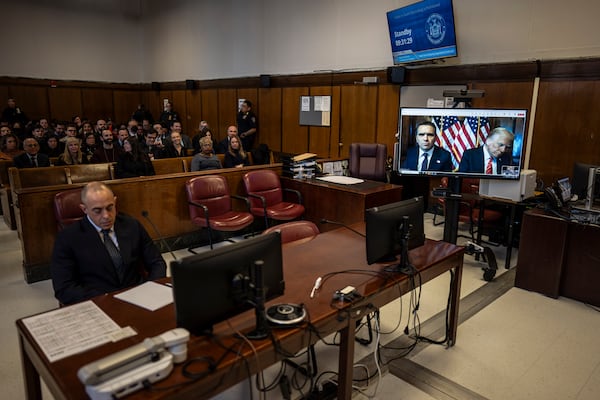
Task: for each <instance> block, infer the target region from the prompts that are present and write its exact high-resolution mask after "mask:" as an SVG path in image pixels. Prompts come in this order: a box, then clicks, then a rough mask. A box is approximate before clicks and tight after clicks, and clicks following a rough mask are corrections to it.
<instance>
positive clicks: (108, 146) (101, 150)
mask: <svg viewBox="0 0 600 400" xmlns="http://www.w3.org/2000/svg"><path fill="white" fill-rule="evenodd" d="M100 140H101V141H102V146H100V147H98V148H97V149H96V151H94V155H93V156H92V158H91V159H90V162H92V163H95V164H97V163H108V162H116V161H117V160H118V159H119V155H120V154H121V151H122V150H121V149H120V148H118V147H116V146H115V145H114V144H113V134H112V132H111V131H109V130H108V129H105V130H103V131H102V136H100Z"/></svg>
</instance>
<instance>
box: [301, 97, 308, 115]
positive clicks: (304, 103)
mask: <svg viewBox="0 0 600 400" xmlns="http://www.w3.org/2000/svg"><path fill="white" fill-rule="evenodd" d="M301 99H302V111H305V112H308V111H310V96H302V97H301Z"/></svg>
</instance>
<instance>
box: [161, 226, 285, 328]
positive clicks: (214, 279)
mask: <svg viewBox="0 0 600 400" xmlns="http://www.w3.org/2000/svg"><path fill="white" fill-rule="evenodd" d="M259 260H262V261H263V262H264V265H263V268H262V271H263V273H262V275H263V284H264V287H265V292H266V298H267V299H272V298H275V297H277V296H280V295H282V294H283V292H284V287H285V284H284V280H283V266H282V257H281V234H280V233H279V232H272V233H269V234H267V235H260V236H257V237H254V238H250V239H246V240H244V241H241V242H238V243H234V244H231V245H228V246H224V247H220V248H218V249H215V250H211V251H207V252H205V253H201V254H197V255H194V256H190V257H186V258H183V259H181V260H176V261H172V262H171V275H172V281H173V298H174V302H175V315H176V318H177V326H178V327H182V328H185V329H187V330H188V331H190V332H191V333H192V334H195V335H201V334H210V333H211V331H212V326H213V325H214V324H216V323H218V322H221V321H224V320H226V319H227V318H230V317H232V316H234V315H236V314H239V313H240V312H242V311H245V310H248V309H250V308H252V305H251V304H250V303H249V300H252V299H254V294H253V293H252V292H253V290H252V288H253V286H254V281H255V279H254V276H253V274H252V273H251V271H252V267H253V265H254V263H255V262H256V261H259Z"/></svg>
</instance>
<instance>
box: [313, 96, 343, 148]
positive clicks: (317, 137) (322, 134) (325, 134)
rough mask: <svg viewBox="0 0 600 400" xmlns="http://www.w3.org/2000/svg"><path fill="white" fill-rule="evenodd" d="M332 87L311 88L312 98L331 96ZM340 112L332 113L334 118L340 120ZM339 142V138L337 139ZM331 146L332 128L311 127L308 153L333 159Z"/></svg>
mask: <svg viewBox="0 0 600 400" xmlns="http://www.w3.org/2000/svg"><path fill="white" fill-rule="evenodd" d="M331 93H332V91H331V86H317V87H312V88H310V95H311V96H331V95H332V94H331ZM332 100H333V97H332ZM339 115H340V114H339V112H338V113H336V114H334V113H330V120H331V119H332V118H339ZM336 140H337V138H336ZM330 145H331V126H310V127H309V128H308V151H309V152H311V153H315V154H318V155H319V156H320V157H326V158H328V157H331V155H330V154H329V148H330Z"/></svg>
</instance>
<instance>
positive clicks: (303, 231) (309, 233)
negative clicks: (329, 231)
mask: <svg viewBox="0 0 600 400" xmlns="http://www.w3.org/2000/svg"><path fill="white" fill-rule="evenodd" d="M275 231H279V232H281V243H282V244H283V243H290V242H296V241H298V242H299V241H302V242H308V241H309V240H312V239H313V238H314V237H315V236H317V235H318V234H319V233H320V232H319V228H318V227H317V226H316V225H315V224H314V223H312V222H310V221H291V222H286V223H283V224H279V225H275V226H272V227H270V228H268V229H266V230H265V231H264V232H263V235H266V234H268V233H271V232H275Z"/></svg>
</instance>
